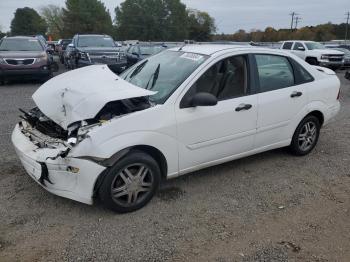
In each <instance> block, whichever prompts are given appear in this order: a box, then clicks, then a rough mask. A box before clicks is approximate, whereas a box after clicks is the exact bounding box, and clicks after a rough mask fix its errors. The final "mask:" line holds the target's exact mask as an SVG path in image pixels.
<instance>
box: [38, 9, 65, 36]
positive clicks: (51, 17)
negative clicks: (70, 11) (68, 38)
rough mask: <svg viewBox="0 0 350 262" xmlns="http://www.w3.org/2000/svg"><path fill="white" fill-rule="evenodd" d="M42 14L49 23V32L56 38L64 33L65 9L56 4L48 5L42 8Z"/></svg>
mask: <svg viewBox="0 0 350 262" xmlns="http://www.w3.org/2000/svg"><path fill="white" fill-rule="evenodd" d="M41 15H42V17H43V18H44V19H45V21H46V23H47V25H48V34H49V35H51V36H52V37H53V38H54V39H59V38H61V37H62V36H63V35H64V31H63V9H62V8H61V7H58V6H55V5H47V6H44V7H42V8H41Z"/></svg>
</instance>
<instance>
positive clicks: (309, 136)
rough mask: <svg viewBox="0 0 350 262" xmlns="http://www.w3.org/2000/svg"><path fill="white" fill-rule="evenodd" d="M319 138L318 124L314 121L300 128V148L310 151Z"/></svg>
mask: <svg viewBox="0 0 350 262" xmlns="http://www.w3.org/2000/svg"><path fill="white" fill-rule="evenodd" d="M316 138H317V126H316V124H315V123H314V122H311V121H310V122H306V123H305V124H304V125H303V127H302V128H301V129H300V133H299V136H298V145H299V148H300V150H302V151H308V150H309V149H310V148H311V147H312V146H313V145H314V143H315V141H316Z"/></svg>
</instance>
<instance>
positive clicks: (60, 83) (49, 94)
mask: <svg viewBox="0 0 350 262" xmlns="http://www.w3.org/2000/svg"><path fill="white" fill-rule="evenodd" d="M155 93H156V92H152V91H149V90H146V89H143V88H140V87H137V86H135V85H133V84H130V83H129V82H126V81H125V80H123V79H121V78H120V77H118V76H117V75H115V74H114V73H113V72H112V71H111V70H110V69H109V68H108V66H106V65H92V66H88V67H84V68H81V69H77V70H73V71H70V72H67V73H65V74H61V75H58V76H56V77H55V78H53V79H51V80H49V81H48V82H46V83H45V84H43V85H42V86H41V87H40V88H39V89H38V90H37V91H36V92H35V93H34V94H33V100H34V102H35V104H36V105H37V106H38V108H39V109H40V110H41V112H43V113H44V114H45V115H46V116H47V117H48V118H50V119H51V120H52V121H54V122H55V123H56V124H58V125H60V126H61V127H62V128H64V129H67V127H68V126H69V125H70V124H72V123H75V122H78V121H82V120H87V119H92V118H94V117H95V116H96V115H97V114H98V113H99V112H100V110H101V109H102V108H103V107H104V106H105V105H106V104H107V103H109V102H113V101H119V100H124V99H129V98H136V97H145V96H150V95H153V94H155Z"/></svg>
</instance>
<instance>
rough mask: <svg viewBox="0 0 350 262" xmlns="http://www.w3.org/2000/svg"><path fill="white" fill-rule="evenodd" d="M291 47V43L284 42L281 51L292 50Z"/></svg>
mask: <svg viewBox="0 0 350 262" xmlns="http://www.w3.org/2000/svg"><path fill="white" fill-rule="evenodd" d="M292 45H293V42H285V43H284V44H283V47H282V49H287V50H290V49H292Z"/></svg>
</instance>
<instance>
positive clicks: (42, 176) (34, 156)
mask: <svg viewBox="0 0 350 262" xmlns="http://www.w3.org/2000/svg"><path fill="white" fill-rule="evenodd" d="M74 71H75V72H74ZM74 71H71V72H68V73H66V74H62V75H59V76H57V77H55V78H53V79H51V80H50V81H48V82H46V83H45V84H43V85H42V86H41V87H40V88H39V89H38V90H37V91H36V92H35V93H34V94H33V100H34V102H35V104H36V106H37V107H35V108H33V109H31V110H30V111H28V112H26V111H24V110H21V112H22V115H21V116H20V117H21V118H22V120H21V121H20V122H19V123H18V124H17V125H16V127H15V129H14V130H13V132H12V136H11V139H12V143H13V145H14V147H15V150H16V153H17V155H18V157H19V159H20V160H21V162H22V165H23V167H24V168H25V170H26V172H27V173H28V174H29V175H30V176H31V177H32V178H33V179H34V180H35V181H36V182H37V183H39V184H40V185H41V186H43V187H44V188H45V189H46V190H48V191H49V192H51V193H54V194H56V195H59V196H62V197H66V198H70V199H74V200H76V201H79V202H83V203H87V204H92V201H93V200H92V199H93V193H94V185H95V183H96V181H97V178H98V177H99V175H100V174H101V173H102V172H103V171H105V170H106V168H107V167H106V166H105V165H103V163H100V162H98V161H93V160H92V159H91V158H90V156H93V154H94V148H89V149H86V148H84V147H83V146H82V147H83V148H84V149H83V150H82V151H80V149H81V148H79V145H80V143H81V142H82V141H85V140H86V139H88V138H91V139H92V137H93V136H89V133H90V132H92V131H95V130H96V131H97V129H99V128H100V127H101V126H105V125H108V124H109V123H111V122H112V121H113V122H114V121H117V119H118V118H120V117H124V116H126V115H128V114H132V113H134V112H137V111H142V110H146V109H148V108H150V107H152V106H153V104H152V103H151V102H150V101H149V96H151V95H153V94H155V92H152V91H149V90H144V89H142V88H139V87H136V86H134V85H132V84H130V83H128V82H126V81H124V80H123V79H121V78H119V77H118V76H116V75H115V74H113V73H112V72H111V71H110V70H109V69H108V68H107V67H105V66H103V65H100V66H89V67H87V68H84V69H79V70H74ZM77 79H78V80H77ZM100 83H103V85H100ZM82 144H83V143H82ZM84 144H85V145H86V143H84ZM89 144H93V141H92V140H91V141H89ZM87 151H88V152H87ZM76 152H79V153H76Z"/></svg>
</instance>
